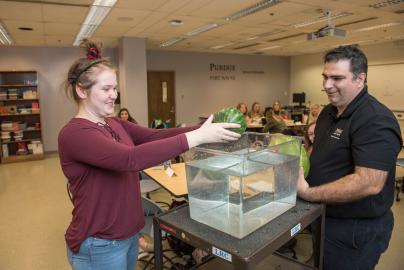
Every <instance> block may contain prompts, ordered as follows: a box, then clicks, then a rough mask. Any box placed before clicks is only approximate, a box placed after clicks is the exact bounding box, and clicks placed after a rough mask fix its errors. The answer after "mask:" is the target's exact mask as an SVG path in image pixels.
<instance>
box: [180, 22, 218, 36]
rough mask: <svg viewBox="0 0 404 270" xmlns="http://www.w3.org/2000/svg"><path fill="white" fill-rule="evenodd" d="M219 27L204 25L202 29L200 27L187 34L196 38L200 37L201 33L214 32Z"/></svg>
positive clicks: (211, 24)
mask: <svg viewBox="0 0 404 270" xmlns="http://www.w3.org/2000/svg"><path fill="white" fill-rule="evenodd" d="M218 26H219V25H218V24H217V23H209V24H206V25H203V26H201V27H198V28H196V29H194V30H192V31H189V32H188V33H186V35H187V36H196V35H199V34H200V33H204V32H207V31H209V30H212V29H214V28H216V27H218Z"/></svg>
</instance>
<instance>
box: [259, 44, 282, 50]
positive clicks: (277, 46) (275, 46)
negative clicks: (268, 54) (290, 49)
mask: <svg viewBox="0 0 404 270" xmlns="http://www.w3.org/2000/svg"><path fill="white" fill-rule="evenodd" d="M280 47H281V46H280V45H274V46H269V47H264V48H260V49H257V51H267V50H273V49H276V48H280Z"/></svg>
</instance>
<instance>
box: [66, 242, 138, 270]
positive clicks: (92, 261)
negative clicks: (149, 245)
mask: <svg viewBox="0 0 404 270" xmlns="http://www.w3.org/2000/svg"><path fill="white" fill-rule="evenodd" d="M138 241H139V234H135V235H134V236H132V237H130V238H128V239H125V240H105V239H99V238H95V237H88V238H87V239H86V240H84V241H83V243H81V246H80V250H79V252H78V253H73V252H72V251H71V250H70V248H69V247H67V258H68V260H69V263H70V265H71V266H72V269H73V270H134V269H135V266H136V261H137V255H138V245H139V244H138Z"/></svg>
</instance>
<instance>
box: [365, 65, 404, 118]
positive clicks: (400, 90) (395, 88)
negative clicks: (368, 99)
mask: <svg viewBox="0 0 404 270" xmlns="http://www.w3.org/2000/svg"><path fill="white" fill-rule="evenodd" d="M368 90H369V93H370V94H371V95H372V96H374V97H376V98H377V99H378V100H379V101H380V102H381V103H383V104H384V105H386V106H387V107H388V108H389V109H390V110H399V111H404V62H400V63H392V64H379V65H369V68H368Z"/></svg>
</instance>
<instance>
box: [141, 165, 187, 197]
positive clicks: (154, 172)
mask: <svg viewBox="0 0 404 270" xmlns="http://www.w3.org/2000/svg"><path fill="white" fill-rule="evenodd" d="M171 168H172V169H173V171H174V172H175V175H174V176H172V177H169V176H168V175H167V173H166V172H165V171H164V168H163V166H155V167H151V168H149V169H147V170H144V171H143V172H144V173H145V174H146V175H147V176H149V177H150V178H151V179H152V180H154V181H156V182H157V183H158V184H159V185H160V186H162V187H163V188H164V189H165V190H167V191H168V192H169V193H170V194H171V195H172V196H174V197H177V198H181V197H187V195H188V188H187V177H186V172H185V163H183V162H182V163H175V164H171Z"/></svg>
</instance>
